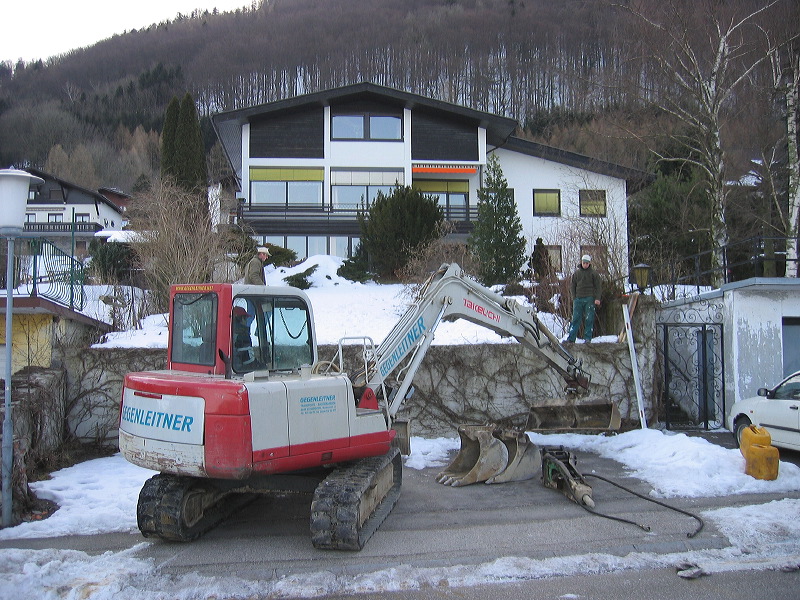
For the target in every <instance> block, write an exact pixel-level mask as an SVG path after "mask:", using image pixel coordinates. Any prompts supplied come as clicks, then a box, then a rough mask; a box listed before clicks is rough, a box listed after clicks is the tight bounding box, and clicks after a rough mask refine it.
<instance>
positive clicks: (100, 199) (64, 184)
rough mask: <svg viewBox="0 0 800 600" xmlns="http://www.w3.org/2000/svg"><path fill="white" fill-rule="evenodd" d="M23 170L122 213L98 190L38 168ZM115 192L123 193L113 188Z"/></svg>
mask: <svg viewBox="0 0 800 600" xmlns="http://www.w3.org/2000/svg"><path fill="white" fill-rule="evenodd" d="M25 170H26V171H28V172H29V173H30V174H31V175H36V176H37V177H41V178H42V179H44V180H45V181H47V180H50V181H55V182H56V183H57V184H58V185H60V186H61V187H63V188H66V189H71V190H76V191H79V192H81V193H82V194H84V195H86V196H90V197H91V199H92V200H93V201H94V202H95V204H97V203H98V202H100V203H102V204H106V205H107V206H109V207H110V208H113V209H114V210H116V211H117V212H118V213H122V209H121V208H120V207H119V206H117V205H116V204H115V203H114V202H112V201H111V200H109V199H108V198H106V197H105V196H104V195H103V194H101V193H100V192H96V191H94V190H90V189H88V188H85V187H82V186H80V185H78V184H76V183H72V182H71V181H67V180H66V179H61V178H60V177H56V176H55V175H51V174H50V173H45V172H44V171H40V170H39V169H34V168H26V169H25ZM115 193H118V194H120V195H123V194H122V192H116V190H115ZM45 203H46V204H53V203H52V202H45ZM67 203H68V204H69V203H70V202H69V201H67Z"/></svg>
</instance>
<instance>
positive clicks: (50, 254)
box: [0, 238, 86, 310]
mask: <svg viewBox="0 0 800 600" xmlns="http://www.w3.org/2000/svg"><path fill="white" fill-rule="evenodd" d="M0 256H2V262H3V265H5V264H6V261H7V260H8V257H7V256H6V249H5V247H3V250H2V253H1V254H0ZM14 263H15V264H14V277H15V281H14V284H15V285H14V287H15V288H19V287H21V286H27V287H28V293H29V295H30V296H41V297H43V298H47V299H48V300H52V301H53V302H57V303H59V304H62V305H64V306H67V307H69V308H70V309H72V310H83V308H84V307H85V305H86V290H85V289H84V281H85V269H84V266H83V264H82V263H81V262H80V261H78V260H75V259H74V258H73V257H72V256H70V255H69V254H67V253H65V252H63V251H61V250H59V249H58V248H57V247H56V246H54V245H53V244H51V243H50V242H49V241H47V240H44V239H41V238H36V239H27V238H21V239H19V240H18V241H17V245H16V249H15V251H14ZM5 279H6V277H5V275H4V274H3V275H2V287H5V286H6V281H5Z"/></svg>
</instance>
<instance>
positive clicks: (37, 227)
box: [24, 223, 103, 237]
mask: <svg viewBox="0 0 800 600" xmlns="http://www.w3.org/2000/svg"><path fill="white" fill-rule="evenodd" d="M102 229H103V226H102V225H100V224H99V223H25V230H24V231H25V233H24V235H25V237H29V236H35V237H60V236H68V235H72V234H73V232H74V233H75V234H77V235H83V236H87V235H94V234H95V233H97V232H98V231H101V230H102Z"/></svg>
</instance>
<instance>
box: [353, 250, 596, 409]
mask: <svg viewBox="0 0 800 600" xmlns="http://www.w3.org/2000/svg"><path fill="white" fill-rule="evenodd" d="M457 319H466V320H467V321H470V322H472V323H476V324H478V325H482V326H484V327H486V328H488V329H491V330H492V331H494V332H496V333H498V334H499V335H501V336H506V337H513V338H515V339H517V340H518V341H519V342H520V343H521V344H523V345H524V346H525V347H527V348H529V349H530V350H532V351H534V352H535V353H537V354H538V355H539V356H541V357H542V358H544V359H545V360H546V361H547V363H548V364H549V365H550V366H551V367H552V368H553V369H555V370H556V371H557V372H558V373H559V374H560V375H561V377H563V379H564V381H565V382H566V384H567V390H568V391H569V392H571V393H574V392H578V391H580V390H581V389H583V390H586V389H588V387H589V376H588V374H587V373H586V372H584V371H583V369H582V368H581V365H580V363H579V361H578V360H577V359H576V358H575V357H574V356H572V355H571V354H570V353H569V352H568V351H567V350H566V349H565V348H564V347H563V346H561V344H560V343H559V341H558V339H557V338H556V336H555V335H553V333H552V332H551V331H550V330H549V329H547V327H545V325H544V324H543V323H542V322H541V321H540V320H539V319H538V317H537V316H536V314H535V313H534V312H533V311H532V310H531V309H530V308H526V307H524V306H522V305H521V304H519V303H518V302H516V301H515V300H514V299H511V298H503V297H502V296H500V295H499V294H496V293H494V292H492V291H491V290H489V289H487V288H485V287H483V286H482V285H480V284H478V283H476V282H475V281H473V280H472V279H471V278H469V277H468V276H467V275H466V274H465V273H464V272H463V271H462V270H461V268H460V267H459V266H458V265H457V264H449V265H448V264H444V265H442V266H441V267H440V268H439V270H437V271H436V272H435V273H433V274H432V275H431V276H430V277H429V278H428V280H427V281H426V282H425V283H424V285H423V286H422V288H421V290H420V292H419V294H418V297H417V299H416V301H415V302H414V303H413V304H412V305H411V306H410V307H409V308H408V310H407V311H406V313H405V314H404V315H403V317H402V318H401V319H400V320H399V321H398V322H397V324H396V325H395V327H394V328H393V329H392V330H391V332H389V334H388V335H387V337H386V339H385V340H384V341H383V342H382V343H381V344H380V346H378V348H377V349H376V350H375V355H374V358H373V359H372V360H370V361H368V363H367V364H368V368H369V372H368V374H367V386H368V387H371V388H373V389H376V388H377V387H379V386H382V385H383V383H384V381H385V380H386V378H387V377H388V376H389V375H390V374H391V373H392V372H394V371H395V370H398V374H397V380H398V381H399V382H401V383H400V387H399V388H398V389H397V390H396V391H395V392H394V393H393V397H392V402H391V404H390V406H389V413H390V415H391V417H392V418H394V416H395V414H396V413H397V411H398V409H399V408H400V405H401V404H402V401H403V400H404V399H405V397H406V394H407V393H408V390H409V388H410V386H411V382H412V380H413V379H414V374H415V373H416V371H417V369H418V368H419V365H420V363H421V362H422V359H423V358H424V356H425V353H426V352H427V350H428V348H429V347H430V345H431V343H432V342H433V338H434V334H435V331H436V328H437V326H438V325H439V323H441V322H442V321H454V320H457ZM401 365H402V366H401Z"/></svg>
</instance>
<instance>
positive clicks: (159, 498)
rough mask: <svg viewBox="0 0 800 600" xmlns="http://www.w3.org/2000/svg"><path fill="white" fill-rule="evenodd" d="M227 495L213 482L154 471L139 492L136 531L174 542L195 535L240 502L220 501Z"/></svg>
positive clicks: (229, 511)
mask: <svg viewBox="0 0 800 600" xmlns="http://www.w3.org/2000/svg"><path fill="white" fill-rule="evenodd" d="M227 495H228V494H226V493H224V492H221V491H220V490H219V489H217V488H216V487H215V486H214V485H213V484H212V483H210V482H208V481H204V480H202V479H198V478H195V477H183V476H178V475H169V474H166V473H160V474H158V475H155V476H153V477H151V478H150V479H148V480H147V481H146V482H145V483H144V486H143V487H142V490H141V492H139V503H138V504H137V506H136V520H137V523H138V525H139V531H141V532H142V535H143V536H145V537H159V538H161V539H163V540H168V541H174V542H188V541H191V540H194V539H197V538H198V537H200V536H201V535H202V534H203V533H205V532H206V531H208V530H209V529H211V528H212V527H214V526H215V525H216V524H217V523H219V522H220V521H221V520H222V519H224V518H225V517H227V516H228V515H230V514H231V513H233V512H234V511H235V510H236V509H238V508H239V507H240V506H241V505H242V503H241V502H221V500H222V499H223V498H224V497H226V496H227ZM234 496H239V494H234Z"/></svg>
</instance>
